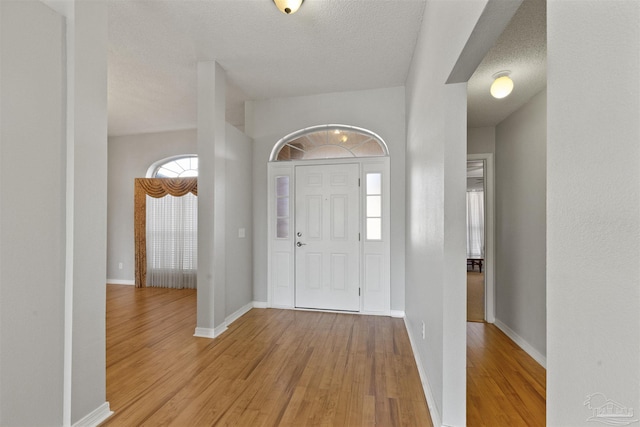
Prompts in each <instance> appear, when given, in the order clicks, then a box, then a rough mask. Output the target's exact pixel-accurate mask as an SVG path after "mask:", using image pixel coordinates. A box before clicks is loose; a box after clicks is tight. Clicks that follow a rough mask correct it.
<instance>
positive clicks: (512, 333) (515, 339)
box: [495, 319, 547, 369]
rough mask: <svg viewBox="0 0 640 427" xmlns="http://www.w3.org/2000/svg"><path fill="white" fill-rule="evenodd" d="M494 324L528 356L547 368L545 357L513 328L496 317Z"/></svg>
mask: <svg viewBox="0 0 640 427" xmlns="http://www.w3.org/2000/svg"><path fill="white" fill-rule="evenodd" d="M495 325H496V326H497V327H498V329H500V330H501V331H502V332H504V333H505V335H506V336H508V337H509V338H511V340H512V341H513V342H515V343H516V344H518V346H519V347H520V348H521V349H523V350H524V351H525V352H526V353H527V354H528V355H529V356H531V357H533V359H534V360H535V361H536V362H538V363H539V364H540V365H541V366H542V367H543V368H545V369H547V358H546V357H545V356H543V355H542V354H541V353H540V352H539V351H538V350H536V349H535V348H533V346H531V344H529V343H528V342H527V341H526V340H525V339H524V338H522V337H521V336H520V335H518V334H517V333H516V332H515V331H514V330H513V329H511V328H510V327H508V326H507V325H505V324H504V323H503V322H501V321H500V320H499V319H496V321H495Z"/></svg>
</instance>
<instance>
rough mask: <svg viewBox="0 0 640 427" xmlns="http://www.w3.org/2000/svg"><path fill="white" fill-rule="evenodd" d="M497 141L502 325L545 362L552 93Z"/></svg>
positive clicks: (502, 129)
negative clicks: (549, 112)
mask: <svg viewBox="0 0 640 427" xmlns="http://www.w3.org/2000/svg"><path fill="white" fill-rule="evenodd" d="M495 135H496V138H495V168H496V171H495V188H496V199H495V200H496V203H495V206H496V229H495V230H496V264H495V265H496V270H495V271H496V273H495V274H496V275H495V286H496V288H495V289H496V323H497V324H498V325H499V326H501V327H502V326H503V325H506V326H507V328H509V329H510V330H511V331H513V332H515V334H517V336H519V337H520V338H521V339H523V340H524V341H525V342H526V343H527V344H528V345H530V346H531V347H532V348H533V350H535V353H533V354H532V355H536V359H538V360H540V361H543V359H542V358H543V357H544V356H545V355H546V349H547V328H546V243H547V242H546V230H547V228H546V213H547V211H546V196H547V168H546V166H547V95H546V90H545V91H542V92H540V93H539V94H537V95H536V96H534V97H533V98H532V99H531V100H530V101H529V102H527V104H525V105H524V106H523V107H521V108H520V109H519V110H518V111H516V112H515V113H513V114H511V115H510V116H509V117H507V118H506V119H505V120H504V121H503V122H501V123H500V124H499V125H498V126H497V127H496V130H495ZM511 331H509V332H510V333H511ZM527 349H528V348H527ZM539 356H542V358H540V357H539Z"/></svg>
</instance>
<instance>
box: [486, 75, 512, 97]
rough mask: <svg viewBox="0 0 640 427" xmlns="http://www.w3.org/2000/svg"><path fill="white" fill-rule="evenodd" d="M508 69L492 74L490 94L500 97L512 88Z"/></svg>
mask: <svg viewBox="0 0 640 427" xmlns="http://www.w3.org/2000/svg"><path fill="white" fill-rule="evenodd" d="M509 74H511V72H510V71H500V72H498V73H495V74H494V75H493V78H494V80H493V83H492V84H491V90H490V91H491V96H493V97H494V98H497V99H502V98H504V97H506V96H508V95H509V94H510V93H511V91H512V90H513V80H511V77H509Z"/></svg>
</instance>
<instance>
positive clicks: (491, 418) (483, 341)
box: [467, 322, 547, 427]
mask: <svg viewBox="0 0 640 427" xmlns="http://www.w3.org/2000/svg"><path fill="white" fill-rule="evenodd" d="M546 374H547V372H546V370H545V369H544V368H543V367H542V366H540V365H539V364H538V363H537V362H536V361H535V360H533V358H531V356H529V355H528V354H527V353H526V352H525V351H524V350H522V349H521V348H520V347H518V346H517V345H516V344H515V343H514V342H513V341H511V340H510V339H509V338H508V337H507V336H506V335H505V334H504V333H503V332H502V331H501V330H500V329H498V328H497V327H496V326H494V325H492V324H489V323H476V322H468V323H467V426H469V427H482V426H487V427H495V426H510V427H519V426H535V427H537V426H544V425H545V424H546V419H545V417H546Z"/></svg>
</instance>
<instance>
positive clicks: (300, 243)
mask: <svg viewBox="0 0 640 427" xmlns="http://www.w3.org/2000/svg"><path fill="white" fill-rule="evenodd" d="M304 245H306V243H302V242H298V243H296V246H297V247H301V246H304Z"/></svg>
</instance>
